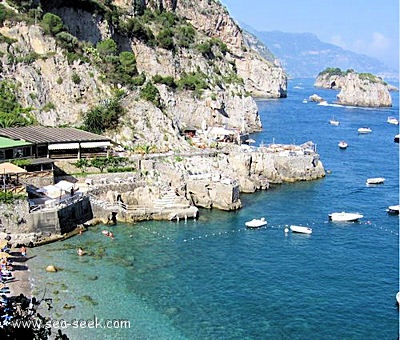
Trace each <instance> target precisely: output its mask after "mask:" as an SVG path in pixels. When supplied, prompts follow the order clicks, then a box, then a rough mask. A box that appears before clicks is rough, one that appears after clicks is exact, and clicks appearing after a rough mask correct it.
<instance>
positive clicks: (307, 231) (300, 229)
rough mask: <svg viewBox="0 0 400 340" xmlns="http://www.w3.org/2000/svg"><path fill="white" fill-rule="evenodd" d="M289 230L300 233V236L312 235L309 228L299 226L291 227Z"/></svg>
mask: <svg viewBox="0 0 400 340" xmlns="http://www.w3.org/2000/svg"><path fill="white" fill-rule="evenodd" d="M289 228H290V230H291V231H292V232H294V233H301V234H311V233H312V229H311V228H309V227H304V226H301V225H291V226H290V227H289Z"/></svg>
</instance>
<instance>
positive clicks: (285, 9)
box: [220, 0, 399, 70]
mask: <svg viewBox="0 0 400 340" xmlns="http://www.w3.org/2000/svg"><path fill="white" fill-rule="evenodd" d="M220 1H221V3H222V4H223V5H225V6H226V8H227V9H228V10H229V13H230V14H231V16H232V17H233V18H234V19H236V20H237V21H241V22H244V23H246V24H247V25H249V26H251V27H253V28H254V29H256V30H257V31H274V30H277V31H282V32H289V33H304V32H310V33H314V34H316V35H317V36H318V38H319V39H320V40H321V41H324V42H327V43H332V44H335V45H338V46H340V47H342V48H344V49H347V50H351V51H354V52H357V53H362V54H365V55H368V56H370V57H374V58H377V59H379V60H381V61H382V62H384V63H385V64H386V65H387V66H390V67H392V68H394V69H397V70H398V69H399V0H280V1H277V0H245V1H243V0H220Z"/></svg>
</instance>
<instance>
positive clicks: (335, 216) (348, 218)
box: [328, 211, 364, 222]
mask: <svg viewBox="0 0 400 340" xmlns="http://www.w3.org/2000/svg"><path fill="white" fill-rule="evenodd" d="M328 216H329V220H330V221H332V222H355V221H357V220H359V219H360V218H363V217H364V216H363V215H361V214H359V213H347V212H344V211H342V212H334V213H331V214H329V215H328Z"/></svg>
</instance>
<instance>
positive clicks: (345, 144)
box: [338, 140, 349, 149]
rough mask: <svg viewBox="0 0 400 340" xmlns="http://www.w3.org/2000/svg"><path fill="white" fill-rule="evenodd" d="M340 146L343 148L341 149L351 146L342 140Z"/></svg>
mask: <svg viewBox="0 0 400 340" xmlns="http://www.w3.org/2000/svg"><path fill="white" fill-rule="evenodd" d="M338 146H339V148H341V149H347V147H348V146H349V145H348V144H347V143H346V142H345V141H344V140H341V141H340V142H339V143H338Z"/></svg>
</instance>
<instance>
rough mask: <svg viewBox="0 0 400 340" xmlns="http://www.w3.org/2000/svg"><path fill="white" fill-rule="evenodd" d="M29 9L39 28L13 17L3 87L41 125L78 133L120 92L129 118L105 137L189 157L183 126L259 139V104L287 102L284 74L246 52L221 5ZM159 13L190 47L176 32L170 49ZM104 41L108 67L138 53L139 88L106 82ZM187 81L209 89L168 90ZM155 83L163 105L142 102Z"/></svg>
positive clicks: (54, 4)
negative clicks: (58, 26)
mask: <svg viewBox="0 0 400 340" xmlns="http://www.w3.org/2000/svg"><path fill="white" fill-rule="evenodd" d="M0 6H2V5H1V4H0ZM2 9H3V7H1V8H0V10H2ZM11 10H12V11H14V12H15V14H16V13H18V12H21V11H22V10H21V8H12V7H11ZM25 10H26V9H25ZM154 10H157V11H156V12H155V11H154ZM7 11H10V9H7ZM30 11H31V12H30V13H35V20H34V21H33V20H32V18H31V20H23V19H20V18H21V17H19V16H17V15H9V16H8V17H7V19H5V20H4V21H3V24H2V26H1V27H0V34H1V38H2V39H0V52H1V57H0V61H1V65H2V76H1V80H10V81H12V82H13V83H15V84H16V85H17V97H18V100H19V101H20V102H21V104H22V106H24V107H30V108H31V110H32V113H33V114H34V116H35V117H36V119H37V121H38V123H39V124H42V125H48V126H60V125H72V126H80V125H81V124H82V120H83V119H84V117H85V115H86V114H87V112H89V111H90V110H94V109H98V108H101V107H104V106H106V105H107V103H109V102H110V100H111V99H112V98H113V96H115V93H116V91H119V94H121V93H123V95H122V96H120V98H121V99H120V103H121V105H122V106H123V109H124V114H123V115H122V116H120V117H119V118H118V124H117V127H116V128H113V129H108V130H107V131H105V132H104V133H105V134H107V135H108V136H110V137H111V138H112V139H113V140H114V141H115V142H117V143H122V144H124V145H126V146H129V147H134V146H135V145H139V144H151V145H154V146H155V147H156V148H157V149H158V150H160V151H163V150H170V149H176V148H180V149H185V148H188V147H189V145H187V143H186V142H185V141H184V140H183V139H182V138H181V136H180V132H181V131H182V130H183V129H184V128H185V127H189V126H190V127H197V128H199V127H201V124H202V123H203V122H205V123H207V125H208V126H212V125H226V126H227V127H230V128H237V129H240V130H242V131H243V132H251V131H257V130H260V129H261V128H262V126H261V121H260V118H259V116H258V110H257V105H256V103H255V101H254V100H253V98H252V97H253V96H262V97H274V98H279V97H285V96H286V75H285V73H284V72H283V70H282V69H281V68H280V67H278V66H276V65H274V64H273V63H271V62H269V61H266V60H265V59H263V58H262V57H260V56H259V55H258V54H257V53H256V52H254V51H253V50H252V49H250V48H249V47H247V46H246V44H245V42H244V39H243V36H242V32H241V29H240V28H239V27H238V26H237V25H236V24H235V23H234V22H233V20H232V19H231V18H230V16H229V13H228V12H227V10H226V9H224V8H223V7H222V6H221V4H220V3H219V2H218V1H214V0H208V1H189V0H186V1H178V0H175V1H172V0H170V1H161V0H160V1H155V0H153V1H150V0H149V1H146V0H135V1H127V0H115V1H107V2H104V3H103V2H102V1H87V2H86V1H80V2H79V3H76V4H75V3H74V4H72V3H70V2H68V1H46V2H42V3H41V4H40V6H38V7H37V8H31V9H30ZM22 12H23V11H22ZM160 12H161V13H172V14H173V16H165V18H167V19H168V20H169V19H170V18H172V20H173V24H171V25H174V26H171V27H172V28H171V29H170V30H169V31H168V30H167V33H168V32H171V31H173V30H175V31H176V32H178V33H179V32H192V29H191V27H192V28H193V29H194V33H193V32H192V33H191V35H192V40H191V41H190V42H185V43H183V42H182V41H184V38H185V37H186V36H185V35H183V36H179V37H178V36H177V35H178V33H174V34H175V35H174V36H171V37H169V38H171V39H172V40H173V42H174V43H173V46H172V45H171V47H166V46H165V41H168V40H167V39H166V38H165V36H161V35H162V34H166V33H165V31H164V30H163V26H162V25H161V26H160V25H159V24H158V25H157V24H155V23H154V22H155V21H154V22H149V23H148V24H145V20H144V19H143V15H148V16H149V17H150V18H153V19H154V18H155V19H154V20H156V19H157V20H159V19H160V18H161V19H163V20H164V19H165V18H164V17H162V14H161V15H160V14H159V13H160ZM47 13H51V14H54V15H55V16H57V17H59V18H61V20H62V23H63V27H64V28H63V30H62V31H61V32H60V33H57V34H48V32H46V29H45V26H44V25H43V18H44V15H45V14H47ZM143 13H145V14H143ZM149 13H153V14H149ZM154 13H156V14H154ZM36 15H37V16H36ZM157 15H158V17H157ZM22 18H24V17H22ZM167 19H165V20H167ZM39 24H40V25H39ZM135 25H136V26H135ZM138 25H139V26H138ZM138 27H139V28H138ZM185 30H186V31H185ZM175 31H174V32H175ZM60 34H61V35H60ZM168 34H172V33H168ZM143 36H145V37H146V39H144V38H143ZM163 37H164V40H161V39H162V38H163ZM167 38H168V37H167ZM178 38H179V39H180V40H179V43H176V41H177V39H178ZM107 39H108V40H112V41H114V42H115V43H116V45H117V53H116V54H115V55H110V56H109V55H107V56H106V57H107V58H109V59H108V60H111V61H112V62H115V60H116V59H118V57H119V55H118V53H121V52H125V51H126V52H131V53H133V54H134V59H135V72H136V78H140V77H141V78H142V80H143V81H142V83H141V84H136V83H135V81H136V80H135V79H134V78H132V79H134V80H132V79H131V78H130V79H129V81H128V85H127V82H126V81H125V82H124V81H123V79H122V77H121V79H120V81H118V79H117V80H115V79H113V81H112V82H110V81H108V79H110V78H112V73H113V72H114V71H113V70H112V69H105V68H104V66H103V68H102V67H101V66H99V63H101V61H102V60H103V59H101V58H100V57H102V56H101V53H100V52H101V51H99V48H98V46H99V43H102V42H104V41H107ZM60 41H61V43H60ZM162 43H163V44H164V45H163V44H162ZM201 48H202V49H201ZM112 58H114V59H112ZM189 76H193V77H195V76H196V77H198V78H199V77H200V78H201V81H202V85H201V86H202V87H201V88H200V89H198V83H195V85H193V86H192V87H191V84H189V85H187V83H185V86H182V87H181V88H178V89H176V88H175V87H173V86H169V85H168V84H166V83H165V81H164V83H163V80H165V79H169V80H170V79H172V80H173V83H174V84H176V83H178V82H180V81H182V79H183V78H185V77H186V78H185V79H184V80H186V79H187V78H189ZM154 77H158V78H159V79H161V80H162V81H159V82H156V81H154ZM132 83H134V84H133V85H132ZM148 83H151V85H154V87H155V88H156V90H155V91H156V92H157V103H155V102H154V101H151V100H148V99H146V97H144V96H143V95H142V93H143V88H144V87H145V86H146V84H148Z"/></svg>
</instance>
